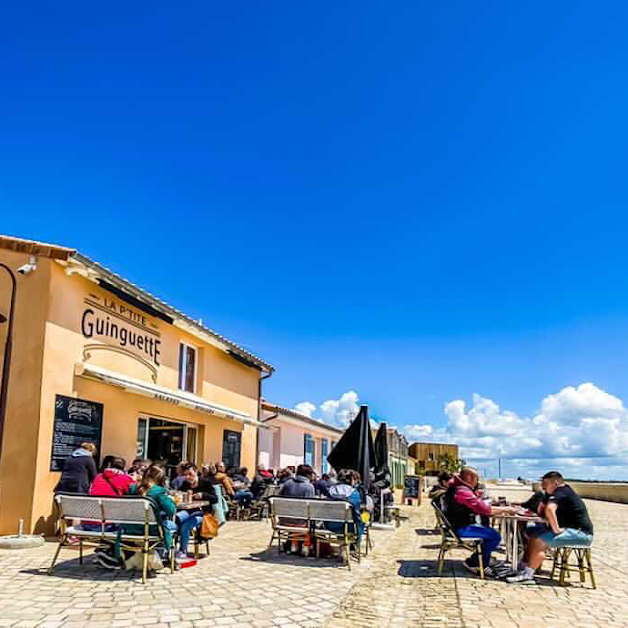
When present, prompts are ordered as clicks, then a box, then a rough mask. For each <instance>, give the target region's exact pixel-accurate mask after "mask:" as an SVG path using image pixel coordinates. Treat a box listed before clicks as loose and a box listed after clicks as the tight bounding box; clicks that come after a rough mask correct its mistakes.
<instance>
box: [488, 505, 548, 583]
mask: <svg viewBox="0 0 628 628" xmlns="http://www.w3.org/2000/svg"><path fill="white" fill-rule="evenodd" d="M493 519H494V520H495V521H498V522H499V529H500V532H501V535H502V541H503V543H504V548H505V549H506V562H508V563H510V566H511V567H512V568H513V570H515V571H516V570H517V566H518V565H519V554H520V552H521V551H522V548H523V538H522V536H521V533H522V531H523V528H524V527H525V524H526V523H543V521H544V520H543V519H541V518H540V517H537V516H536V515H532V516H530V515H494V516H493Z"/></svg>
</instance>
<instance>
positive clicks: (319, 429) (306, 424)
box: [257, 401, 344, 475]
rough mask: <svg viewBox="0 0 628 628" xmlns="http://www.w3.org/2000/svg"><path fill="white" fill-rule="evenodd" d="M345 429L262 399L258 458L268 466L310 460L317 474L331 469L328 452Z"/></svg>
mask: <svg viewBox="0 0 628 628" xmlns="http://www.w3.org/2000/svg"><path fill="white" fill-rule="evenodd" d="M343 433H344V430H341V429H338V428H336V427H332V426H331V425H327V424H326V423H323V422H322V421H318V420H316V419H313V418H311V417H309V416H307V415H305V414H301V413H300V412H296V411H295V410H290V409H288V408H282V407H281V406H277V405H275V404H271V403H268V402H267V401H264V402H262V415H261V425H260V427H259V428H258V436H257V461H258V464H263V465H265V466H266V467H267V468H269V469H275V470H278V469H283V468H284V467H287V466H290V465H292V466H295V467H296V466H298V465H300V464H309V465H310V466H311V467H312V468H314V470H315V471H316V473H317V474H318V475H321V474H323V473H326V472H328V471H329V470H330V467H329V464H328V463H327V456H328V455H329V452H330V451H331V450H332V448H333V447H334V446H335V444H336V443H337V442H338V440H339V439H340V437H341V436H342V434H343Z"/></svg>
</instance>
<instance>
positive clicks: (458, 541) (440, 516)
mask: <svg viewBox="0 0 628 628" xmlns="http://www.w3.org/2000/svg"><path fill="white" fill-rule="evenodd" d="M432 507H433V508H434V511H435V513H436V519H437V521H438V528H439V529H440V533H441V543H440V551H439V552H438V575H439V576H440V575H442V573H443V568H444V566H445V554H446V553H447V552H448V551H449V550H451V549H467V550H470V551H472V552H477V554H478V558H479V567H480V578H481V579H482V580H484V559H483V557H482V544H483V539H480V538H470V537H465V538H460V537H459V536H458V535H457V534H456V531H455V530H454V529H453V527H452V526H451V524H450V523H449V521H448V520H447V517H446V516H445V513H444V512H443V511H442V510H441V508H440V507H439V505H438V504H437V503H435V502H432Z"/></svg>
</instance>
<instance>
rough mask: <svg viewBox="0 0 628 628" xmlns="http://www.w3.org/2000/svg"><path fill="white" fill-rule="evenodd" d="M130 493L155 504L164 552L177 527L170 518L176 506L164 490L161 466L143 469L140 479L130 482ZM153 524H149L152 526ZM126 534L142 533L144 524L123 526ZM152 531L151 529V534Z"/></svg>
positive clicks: (164, 476)
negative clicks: (135, 482)
mask: <svg viewBox="0 0 628 628" xmlns="http://www.w3.org/2000/svg"><path fill="white" fill-rule="evenodd" d="M129 494H130V495H141V496H143V497H148V498H149V499H150V500H151V502H153V504H154V505H155V510H156V511H157V512H158V513H159V515H160V519H161V527H162V530H163V535H164V544H165V549H166V552H168V551H169V550H170V548H171V547H172V533H173V532H174V531H175V530H176V529H177V526H176V524H175V523H174V521H173V520H172V519H173V517H174V515H175V513H176V511H177V507H176V506H175V504H174V501H173V499H172V498H171V497H170V495H168V491H167V490H166V471H165V469H164V468H163V467H158V466H157V465H151V466H150V467H148V468H147V469H146V471H144V475H143V476H142V479H141V480H140V481H139V482H138V483H137V484H132V485H131V487H130V490H129ZM153 527H155V526H151V528H153ZM125 531H126V532H127V533H128V534H144V526H141V525H135V524H133V525H130V526H125ZM153 533H154V531H153V530H152V529H151V534H153Z"/></svg>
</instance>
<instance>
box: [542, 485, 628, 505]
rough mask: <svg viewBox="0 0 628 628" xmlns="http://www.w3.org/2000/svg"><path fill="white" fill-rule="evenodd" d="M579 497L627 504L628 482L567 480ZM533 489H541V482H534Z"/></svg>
mask: <svg viewBox="0 0 628 628" xmlns="http://www.w3.org/2000/svg"><path fill="white" fill-rule="evenodd" d="M567 483H568V484H569V486H571V488H573V490H574V491H576V493H578V495H580V497H586V498H588V499H600V500H602V501H605V502H617V503H620V504H628V484H615V483H613V482H567ZM533 489H534V490H535V491H538V490H540V489H541V483H540V482H535V483H534V486H533Z"/></svg>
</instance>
